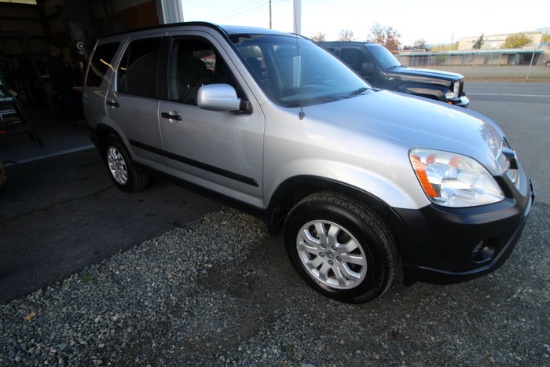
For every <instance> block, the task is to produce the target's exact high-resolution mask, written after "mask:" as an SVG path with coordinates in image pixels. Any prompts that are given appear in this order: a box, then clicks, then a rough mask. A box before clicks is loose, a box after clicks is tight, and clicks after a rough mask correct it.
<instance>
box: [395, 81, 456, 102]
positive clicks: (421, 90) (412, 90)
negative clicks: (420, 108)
mask: <svg viewBox="0 0 550 367" xmlns="http://www.w3.org/2000/svg"><path fill="white" fill-rule="evenodd" d="M395 91H396V92H400V93H406V94H413V95H415V96H420V97H426V98H431V99H434V100H438V101H442V102H446V101H447V97H445V94H446V93H449V92H451V90H450V89H449V88H447V87H446V86H444V85H441V84H428V83H403V84H400V85H399V86H398V87H397V89H396V90H395Z"/></svg>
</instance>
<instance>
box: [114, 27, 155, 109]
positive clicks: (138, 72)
mask: <svg viewBox="0 0 550 367" xmlns="http://www.w3.org/2000/svg"><path fill="white" fill-rule="evenodd" d="M161 42H162V38H161V37H157V38H146V39H140V40H135V41H132V42H131V43H130V45H128V48H127V49H126V51H125V52H124V56H123V57H122V60H121V62H120V65H119V67H118V70H117V89H118V91H119V92H121V93H127V94H132V95H135V96H142V97H150V98H155V97H157V96H158V69H159V55H160V46H161Z"/></svg>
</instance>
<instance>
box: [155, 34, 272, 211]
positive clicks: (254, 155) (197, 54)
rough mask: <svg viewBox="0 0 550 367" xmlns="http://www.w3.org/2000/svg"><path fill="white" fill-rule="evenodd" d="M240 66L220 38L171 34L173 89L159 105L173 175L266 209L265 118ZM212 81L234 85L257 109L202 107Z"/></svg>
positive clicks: (169, 60)
mask: <svg viewBox="0 0 550 367" xmlns="http://www.w3.org/2000/svg"><path fill="white" fill-rule="evenodd" d="M237 70H238V69H237V68H236V66H235V65H234V63H233V62H231V60H230V58H229V56H228V53H227V50H224V49H223V48H222V46H221V45H220V43H219V42H217V40H216V39H215V38H214V37H212V36H210V35H208V34H204V35H203V36H201V37H198V36H193V35H185V34H179V35H174V36H173V37H171V38H170V39H169V42H168V57H167V75H166V83H165V84H166V88H167V92H168V93H167V96H166V98H165V99H164V100H162V101H161V102H160V106H159V116H160V122H159V123H160V131H161V134H162V140H163V142H164V149H165V151H166V152H165V153H166V161H167V165H168V166H169V167H170V173H171V174H173V175H174V176H177V177H180V178H182V179H185V180H186V181H190V182H193V183H195V184H198V185H200V186H202V187H206V188H208V189H211V190H214V191H217V192H219V193H222V194H224V195H228V196H230V197H232V198H236V199H238V200H240V201H244V202H246V203H248V204H251V205H254V206H257V207H262V205H263V202H262V190H261V187H262V162H263V134H264V123H265V119H264V115H263V113H262V110H261V108H260V106H259V105H258V104H257V102H256V101H255V100H254V99H253V98H252V97H253V96H252V95H251V92H250V90H249V89H248V88H247V86H246V83H245V82H244V79H243V76H242V75H241V74H240V73H239V72H238V71H237ZM247 78H249V81H250V80H252V78H250V76H248V75H247ZM211 83H224V84H230V85H232V86H233V87H234V88H235V89H236V90H237V94H238V95H239V97H240V98H243V99H246V100H248V101H250V102H251V104H252V112H251V113H247V114H239V113H231V112H219V111H208V110H204V109H201V108H199V107H198V106H197V101H196V98H197V92H198V89H199V88H200V87H201V86H202V85H204V84H211Z"/></svg>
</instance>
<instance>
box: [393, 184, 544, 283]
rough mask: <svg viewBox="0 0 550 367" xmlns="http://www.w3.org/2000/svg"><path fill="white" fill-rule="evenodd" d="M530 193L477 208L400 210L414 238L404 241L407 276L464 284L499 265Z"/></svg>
mask: <svg viewBox="0 0 550 367" xmlns="http://www.w3.org/2000/svg"><path fill="white" fill-rule="evenodd" d="M527 182H528V183H529V185H526V186H527V187H526V192H525V195H520V194H518V195H517V196H516V197H514V198H508V199H506V200H504V201H502V202H500V203H497V204H492V205H486V206H481V207H474V208H460V209H456V208H442V207H437V206H435V205H432V206H427V207H425V208H422V209H420V210H416V211H411V210H398V212H399V215H400V216H401V218H402V219H403V220H404V222H405V223H406V225H407V227H408V232H409V235H410V238H411V241H407V242H405V243H403V244H402V246H401V253H402V258H403V270H404V275H405V276H406V277H409V278H412V279H416V280H420V281H424V282H429V283H440V284H446V283H459V282H462V281H467V280H470V279H473V278H477V277H480V276H482V275H485V274H487V273H490V272H492V271H494V270H496V269H498V268H499V267H500V266H501V265H502V264H504V262H506V260H507V259H508V257H509V256H510V254H511V253H512V251H513V249H514V247H515V245H516V243H517V241H518V239H519V238H520V235H521V233H522V231H523V228H524V227H525V224H526V221H527V217H528V215H529V212H530V210H531V205H532V202H533V201H534V196H535V194H534V189H533V186H532V184H531V181H527Z"/></svg>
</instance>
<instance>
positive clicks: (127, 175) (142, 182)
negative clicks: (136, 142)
mask: <svg viewBox="0 0 550 367" xmlns="http://www.w3.org/2000/svg"><path fill="white" fill-rule="evenodd" d="M103 158H104V160H105V163H106V164H107V169H108V171H109V176H110V177H111V179H112V180H113V182H114V183H115V185H116V186H117V187H118V188H119V189H120V190H122V191H124V192H138V191H141V190H143V189H145V187H146V186H147V182H148V180H149V176H148V175H147V174H145V173H140V172H138V170H137V169H136V167H135V164H134V162H133V161H132V158H131V157H130V153H128V150H127V149H126V147H125V146H124V144H123V143H122V142H121V141H120V140H119V139H117V138H116V137H114V136H110V137H109V138H108V139H107V141H106V143H105V145H104V149H103Z"/></svg>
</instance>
